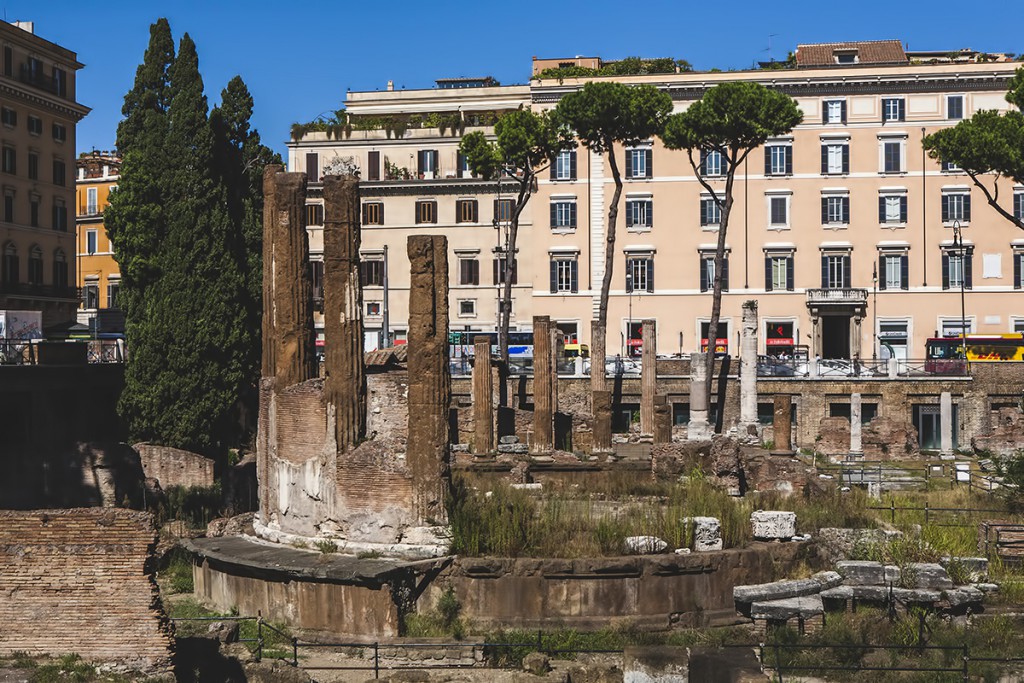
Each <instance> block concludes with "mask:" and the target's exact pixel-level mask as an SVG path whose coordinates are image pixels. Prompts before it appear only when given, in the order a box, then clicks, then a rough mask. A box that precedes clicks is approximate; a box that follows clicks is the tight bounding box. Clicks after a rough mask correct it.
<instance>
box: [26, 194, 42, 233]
mask: <svg viewBox="0 0 1024 683" xmlns="http://www.w3.org/2000/svg"><path fill="white" fill-rule="evenodd" d="M28 224H29V225H31V226H32V227H33V228H38V227H39V195H31V196H30V197H29V198H28Z"/></svg>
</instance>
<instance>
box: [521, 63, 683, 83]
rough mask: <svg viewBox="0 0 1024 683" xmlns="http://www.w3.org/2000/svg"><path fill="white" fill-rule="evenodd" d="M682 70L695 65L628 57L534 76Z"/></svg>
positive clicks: (585, 76)
mask: <svg viewBox="0 0 1024 683" xmlns="http://www.w3.org/2000/svg"><path fill="white" fill-rule="evenodd" d="M681 71H693V66H692V65H691V64H690V63H689V62H688V61H686V60H685V59H675V58H673V57H655V58H653V59H644V58H642V57H626V58H625V59H620V60H618V61H615V62H608V63H606V64H603V65H602V66H601V67H599V68H597V69H592V68H590V67H586V66H562V67H558V66H556V67H551V68H550V69H544V70H543V71H541V72H540V73H538V74H535V75H534V76H533V78H534V80H542V79H545V78H557V79H559V80H562V79H565V78H592V77H594V76H646V75H648V74H674V73H679V72H681Z"/></svg>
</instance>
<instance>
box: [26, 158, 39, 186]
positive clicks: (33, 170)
mask: <svg viewBox="0 0 1024 683" xmlns="http://www.w3.org/2000/svg"><path fill="white" fill-rule="evenodd" d="M28 179H29V180H39V155H38V154H36V153H35V152H29V153H28Z"/></svg>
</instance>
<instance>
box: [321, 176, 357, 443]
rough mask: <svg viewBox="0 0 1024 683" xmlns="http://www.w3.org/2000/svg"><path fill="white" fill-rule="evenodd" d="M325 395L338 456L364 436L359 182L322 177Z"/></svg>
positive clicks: (346, 178)
mask: <svg viewBox="0 0 1024 683" xmlns="http://www.w3.org/2000/svg"><path fill="white" fill-rule="evenodd" d="M323 182H324V345H325V347H326V360H325V363H324V365H325V376H324V393H325V398H326V399H327V402H328V405H331V406H334V414H335V427H334V430H335V436H336V438H337V443H338V450H339V452H344V451H345V449H347V448H351V447H353V446H355V445H356V444H358V443H359V441H360V440H361V439H362V438H363V437H364V436H366V374H365V370H364V367H363V291H362V287H361V285H360V283H359V241H360V235H359V232H360V230H359V210H360V204H359V178H358V177H356V176H344V177H341V176H325V177H324V180H323Z"/></svg>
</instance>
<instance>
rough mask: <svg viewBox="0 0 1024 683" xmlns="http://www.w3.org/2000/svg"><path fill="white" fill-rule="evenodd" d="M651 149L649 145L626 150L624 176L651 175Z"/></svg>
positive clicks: (646, 176) (638, 176)
mask: <svg viewBox="0 0 1024 683" xmlns="http://www.w3.org/2000/svg"><path fill="white" fill-rule="evenodd" d="M652 162H653V151H652V150H651V148H650V147H637V148H633V149H627V150H626V178H633V179H638V178H650V177H652V176H653V165H652Z"/></svg>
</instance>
